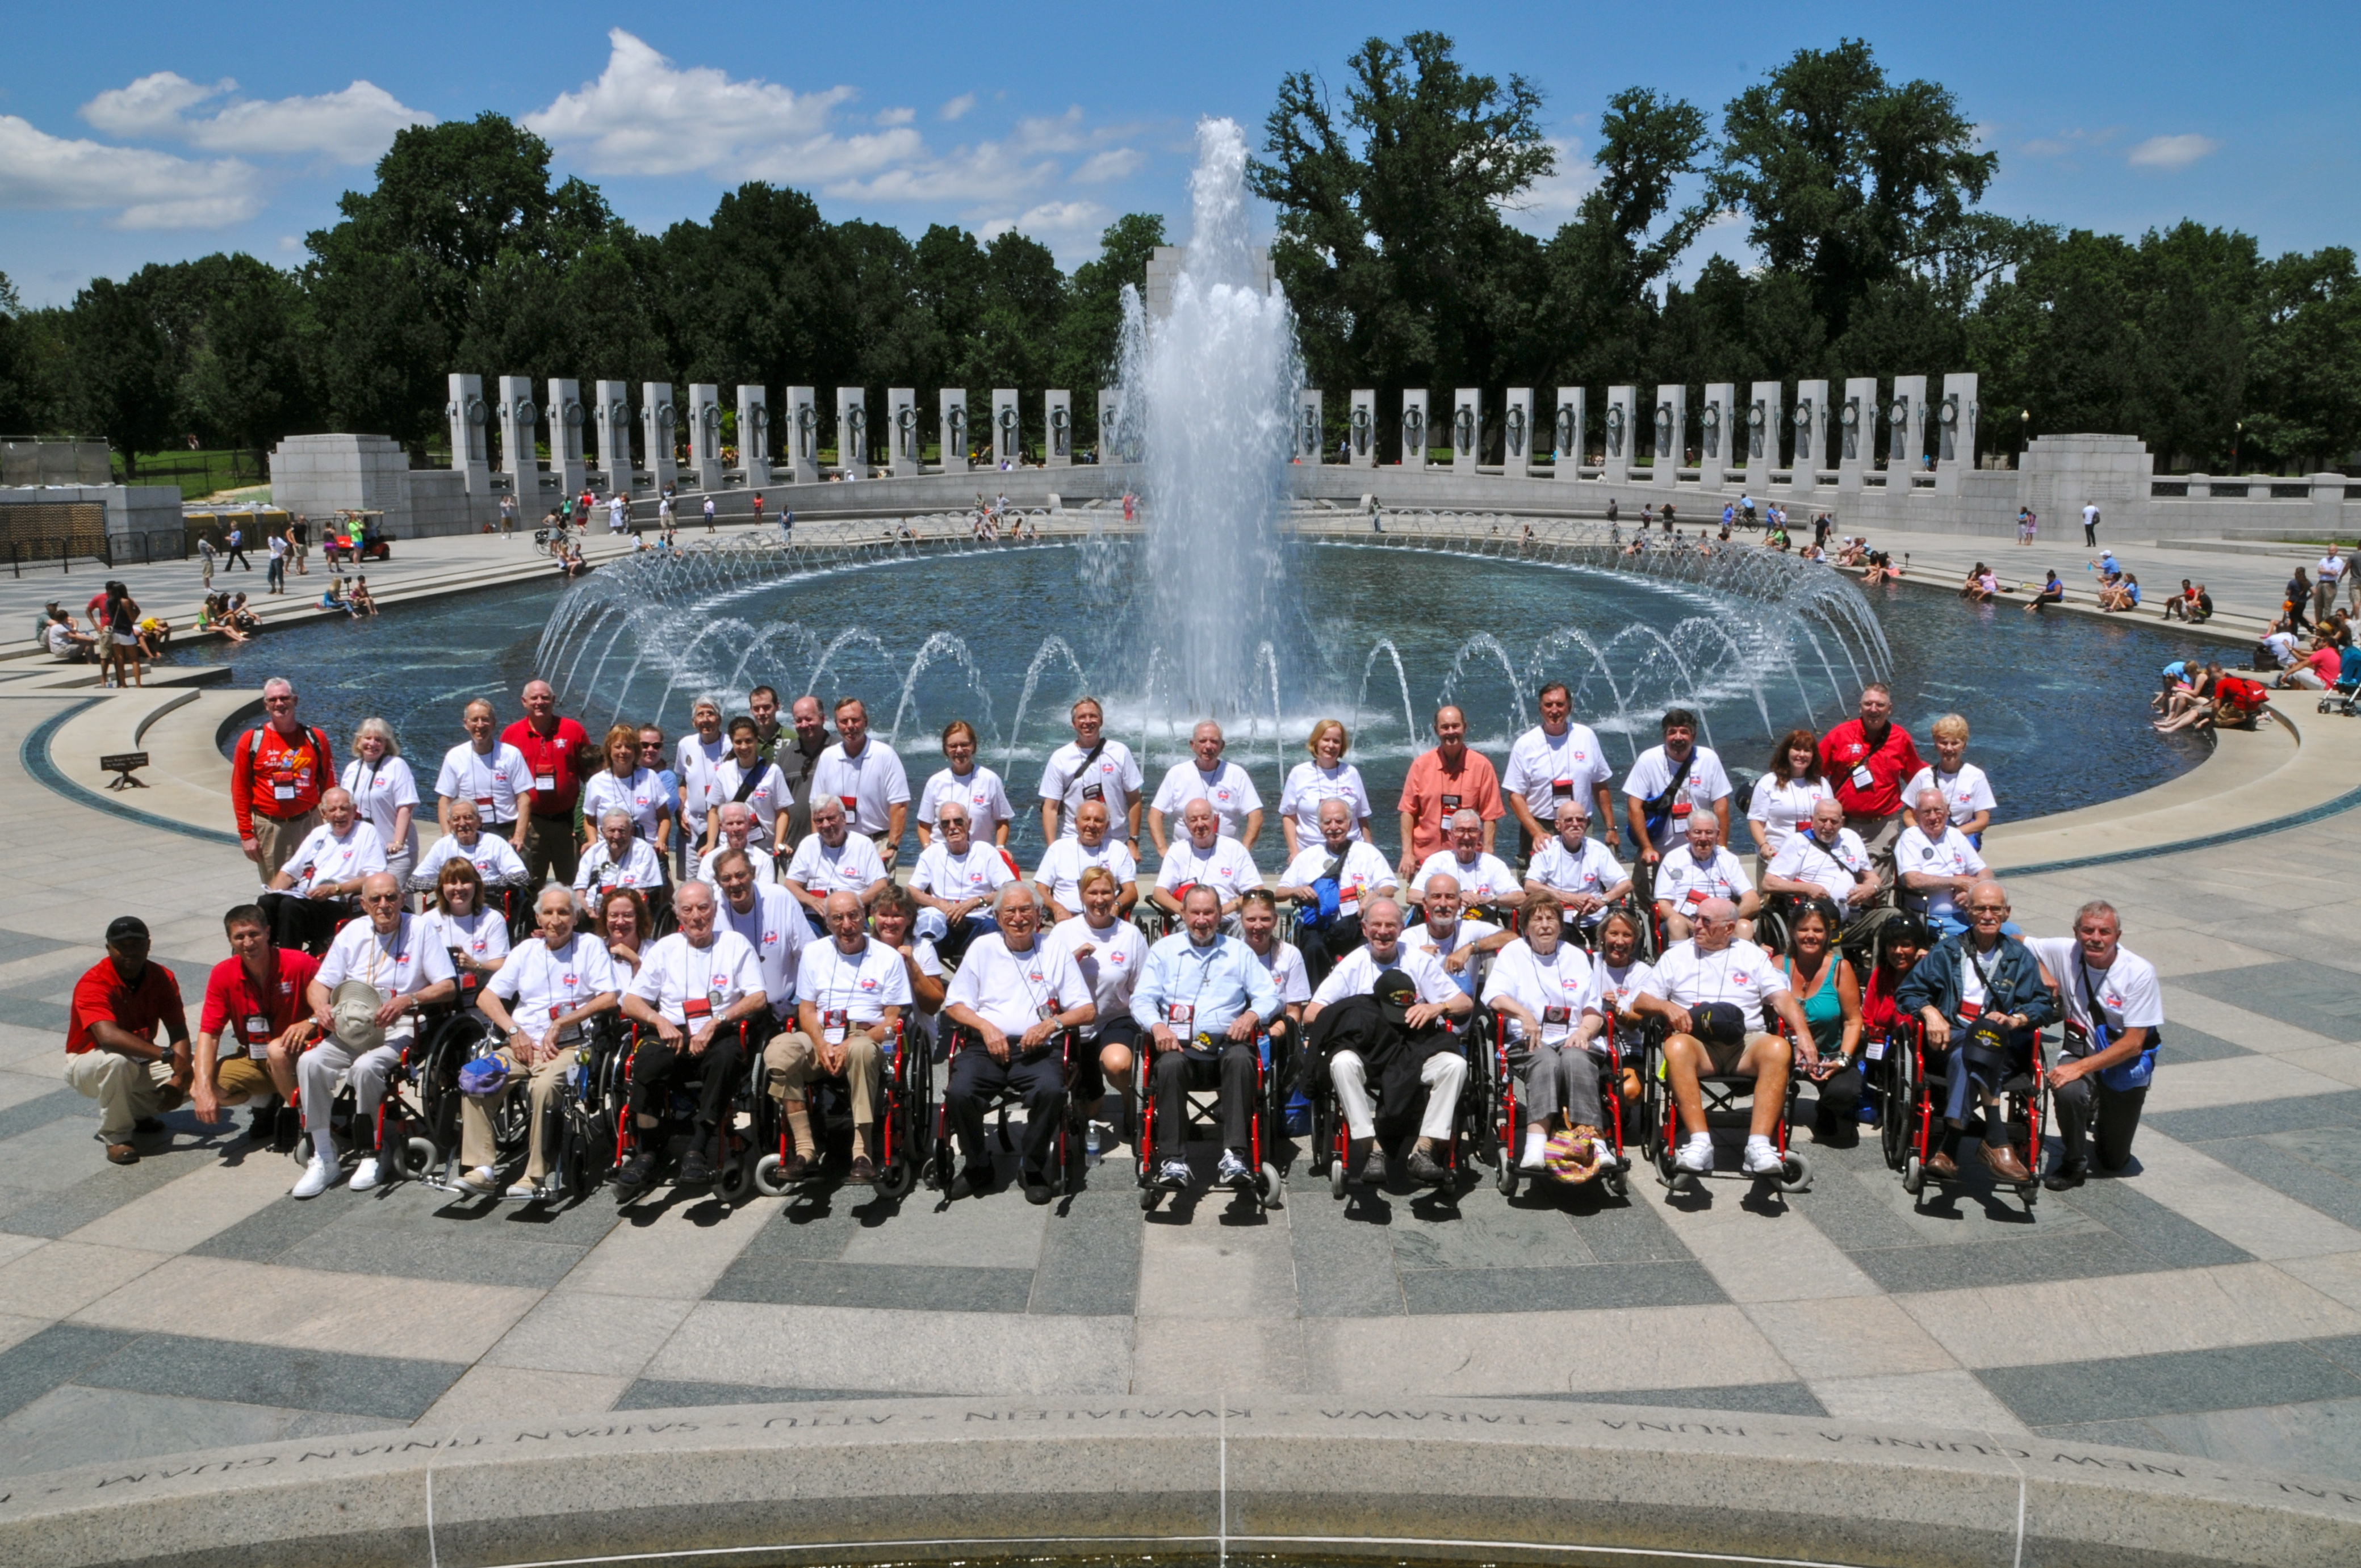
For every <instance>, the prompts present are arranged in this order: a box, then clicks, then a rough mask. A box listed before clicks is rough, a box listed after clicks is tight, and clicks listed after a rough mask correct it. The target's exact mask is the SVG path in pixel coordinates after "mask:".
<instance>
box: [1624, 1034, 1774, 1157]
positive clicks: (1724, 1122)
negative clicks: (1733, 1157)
mask: <svg viewBox="0 0 2361 1568" xmlns="http://www.w3.org/2000/svg"><path fill="white" fill-rule="evenodd" d="M1775 1032H1776V1033H1777V1035H1778V1036H1779V1038H1780V1039H1781V1040H1782V1041H1784V1042H1785V1043H1786V1044H1787V1046H1788V1048H1789V1050H1790V1051H1791V1052H1792V1051H1793V1050H1794V1048H1795V1044H1794V1041H1793V1040H1792V1039H1791V1038H1790V1036H1789V1035H1788V1032H1787V1025H1786V1023H1785V1021H1784V1019H1783V1020H1779V1021H1778V1028H1777V1030H1776V1031H1775ZM1665 1034H1666V1030H1665V1028H1664V1023H1663V1021H1662V1020H1659V1019H1650V1020H1649V1022H1648V1026H1647V1031H1646V1036H1647V1054H1646V1057H1645V1059H1644V1062H1643V1064H1642V1069H1641V1073H1640V1085H1641V1094H1642V1109H1641V1118H1640V1129H1641V1132H1640V1136H1641V1153H1642V1156H1643V1157H1645V1158H1646V1159H1647V1161H1648V1163H1649V1164H1651V1165H1653V1166H1654V1167H1655V1168H1656V1179H1657V1180H1658V1181H1660V1182H1662V1183H1663V1184H1664V1190H1665V1195H1666V1196H1667V1197H1670V1196H1671V1195H1672V1194H1674V1193H1676V1192H1682V1191H1693V1190H1697V1189H1698V1187H1699V1185H1700V1182H1701V1179H1702V1178H1704V1177H1707V1176H1711V1177H1715V1178H1718V1179H1720V1178H1728V1179H1741V1180H1745V1181H1749V1182H1752V1181H1757V1180H1765V1179H1767V1180H1769V1181H1771V1183H1772V1184H1773V1186H1775V1187H1776V1188H1778V1190H1780V1191H1782V1192H1806V1191H1809V1190H1811V1185H1812V1164H1811V1161H1810V1160H1808V1159H1806V1157H1805V1156H1804V1151H1803V1150H1801V1149H1799V1148H1797V1147H1795V1144H1794V1141H1793V1138H1794V1133H1795V1097H1796V1095H1797V1094H1798V1093H1799V1092H1800V1091H1802V1089H1803V1086H1804V1084H1805V1082H1806V1081H1807V1080H1806V1077H1805V1074H1804V1073H1803V1071H1802V1070H1801V1069H1800V1068H1798V1067H1796V1066H1795V1063H1794V1060H1793V1059H1792V1058H1791V1060H1790V1063H1789V1066H1788V1070H1787V1091H1786V1093H1785V1094H1784V1096H1782V1098H1781V1100H1780V1104H1779V1120H1778V1122H1777V1123H1776V1124H1775V1125H1773V1128H1772V1132H1771V1144H1772V1146H1773V1148H1775V1149H1777V1150H1778V1151H1779V1158H1780V1160H1781V1162H1782V1167H1783V1168H1782V1169H1781V1171H1780V1173H1779V1175H1777V1176H1776V1177H1769V1178H1763V1177H1753V1176H1748V1175H1746V1174H1745V1173H1744V1171H1742V1170H1741V1169H1738V1168H1731V1169H1728V1170H1725V1169H1723V1168H1721V1165H1720V1160H1719V1156H1720V1150H1721V1140H1719V1139H1717V1140H1716V1141H1715V1146H1714V1147H1715V1156H1716V1161H1715V1168H1713V1169H1712V1170H1710V1171H1693V1170H1683V1169H1681V1168H1680V1167H1679V1166H1678V1165H1677V1164H1676V1163H1675V1156H1676V1155H1677V1154H1678V1153H1679V1150H1680V1145H1681V1124H1680V1107H1679V1105H1678V1104H1677V1103H1675V1101H1674V1099H1673V1086H1672V1080H1670V1079H1669V1078H1668V1077H1667V1076H1666V1072H1667V1069H1666V1066H1665V1061H1664V1037H1665ZM1697 1094H1698V1097H1699V1098H1700V1099H1701V1100H1702V1101H1703V1102H1704V1106H1705V1124H1706V1130H1707V1131H1708V1132H1709V1133H1723V1132H1728V1131H1730V1130H1732V1129H1735V1130H1736V1131H1737V1132H1738V1133H1739V1134H1740V1135H1741V1141H1742V1139H1743V1135H1745V1133H1746V1132H1747V1131H1748V1130H1749V1129H1750V1128H1751V1127H1752V1124H1753V1101H1754V1080H1753V1078H1752V1075H1750V1074H1747V1073H1742V1072H1712V1071H1706V1072H1700V1073H1698V1074H1697Z"/></svg>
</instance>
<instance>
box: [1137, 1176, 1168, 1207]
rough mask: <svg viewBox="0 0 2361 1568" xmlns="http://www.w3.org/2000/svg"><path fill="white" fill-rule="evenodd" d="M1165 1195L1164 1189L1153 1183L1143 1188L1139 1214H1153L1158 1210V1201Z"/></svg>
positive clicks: (1140, 1195)
mask: <svg viewBox="0 0 2361 1568" xmlns="http://www.w3.org/2000/svg"><path fill="white" fill-rule="evenodd" d="M1163 1195H1164V1191H1163V1189H1162V1188H1159V1187H1158V1186H1156V1185H1154V1184H1153V1183H1150V1184H1149V1185H1148V1186H1146V1187H1143V1188H1141V1189H1140V1190H1139V1212H1141V1213H1143V1214H1146V1213H1149V1212H1153V1211H1154V1209H1155V1208H1156V1201H1157V1200H1158V1199H1159V1198H1160V1197H1162V1196H1163Z"/></svg>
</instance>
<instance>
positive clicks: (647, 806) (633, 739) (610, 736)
mask: <svg viewBox="0 0 2361 1568" xmlns="http://www.w3.org/2000/svg"><path fill="white" fill-rule="evenodd" d="M599 750H600V751H603V752H604V753H605V755H606V759H607V765H606V766H605V767H603V768H601V769H599V770H598V772H597V773H593V774H591V775H590V777H589V778H588V779H587V780H585V781H584V782H583V785H582V830H583V843H584V847H585V848H588V847H589V846H592V845H595V844H596V843H597V842H598V819H599V818H600V817H604V816H605V815H606V814H607V813H608V812H609V811H620V812H621V813H622V814H623V815H624V816H626V817H630V818H631V833H632V836H633V837H635V838H640V839H646V840H647V842H648V848H649V849H651V850H654V851H655V856H656V863H657V864H658V865H662V864H663V863H664V853H665V847H666V845H667V844H668V843H669V839H668V838H667V837H666V836H667V835H668V834H669V833H670V832H671V831H672V825H673V823H672V806H670V805H669V804H667V802H668V799H669V797H668V795H666V793H665V790H664V780H662V779H660V778H658V777H657V776H656V771H655V770H654V769H653V768H651V767H647V766H644V765H643V764H642V762H641V757H640V727H639V726H638V725H636V724H612V725H609V726H608V729H607V738H606V740H604V741H602V742H601V743H600V746H599ZM656 758H657V761H659V762H661V761H663V758H664V752H663V749H662V748H661V747H659V748H658V749H657V752H656Z"/></svg>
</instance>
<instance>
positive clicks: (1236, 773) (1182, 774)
mask: <svg viewBox="0 0 2361 1568" xmlns="http://www.w3.org/2000/svg"><path fill="white" fill-rule="evenodd" d="M1227 744H1228V742H1227V741H1225V740H1224V739H1223V738H1222V727H1221V726H1220V725H1218V724H1216V723H1214V722H1213V720H1212V719H1210V718H1207V719H1203V720H1201V721H1200V722H1199V723H1198V725H1197V728H1196V729H1192V730H1191V731H1190V732H1189V751H1190V752H1191V756H1190V758H1189V760H1188V761H1187V762H1175V763H1173V764H1172V768H1171V771H1170V772H1169V773H1166V774H1165V775H1164V782H1163V783H1162V784H1159V785H1158V786H1157V789H1156V799H1155V801H1154V802H1153V803H1151V804H1150V805H1149V806H1148V837H1149V838H1150V839H1154V840H1155V841H1156V852H1157V853H1158V854H1159V855H1161V854H1164V853H1167V852H1168V850H1169V848H1170V843H1171V839H1170V818H1171V817H1177V816H1180V814H1181V811H1182V808H1183V807H1185V806H1188V804H1189V803H1190V802H1191V801H1192V800H1202V801H1205V802H1207V803H1209V804H1210V805H1211V806H1213V815H1214V817H1216V818H1218V819H1219V821H1220V823H1221V829H1222V836H1223V837H1224V838H1225V839H1236V840H1237V841H1238V842H1239V843H1241V844H1244V845H1245V846H1246V848H1247V849H1249V850H1251V849H1253V848H1254V841H1255V839H1256V838H1257V836H1258V835H1259V834H1260V833H1261V832H1262V796H1261V795H1259V794H1258V793H1257V791H1256V789H1255V786H1254V780H1252V779H1250V778H1248V777H1247V776H1246V770H1245V769H1244V768H1242V767H1240V766H1238V765H1237V764H1236V763H1235V762H1224V761H1222V751H1223V748H1224V746H1226V745H1227Z"/></svg>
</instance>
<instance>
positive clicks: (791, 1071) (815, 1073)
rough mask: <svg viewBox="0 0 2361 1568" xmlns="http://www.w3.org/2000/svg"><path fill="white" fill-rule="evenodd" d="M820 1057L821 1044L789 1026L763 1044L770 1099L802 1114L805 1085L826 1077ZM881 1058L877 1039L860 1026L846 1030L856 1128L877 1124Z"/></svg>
mask: <svg viewBox="0 0 2361 1568" xmlns="http://www.w3.org/2000/svg"><path fill="white" fill-rule="evenodd" d="M818 1057H819V1051H818V1047H817V1046H815V1045H814V1044H813V1043H812V1038H811V1036H808V1035H807V1034H805V1033H804V1032H803V1031H802V1030H801V1029H790V1030H788V1031H787V1032H786V1033H785V1034H784V1035H781V1036H778V1037H777V1038H775V1039H774V1040H773V1041H772V1042H771V1043H770V1044H769V1045H767V1046H764V1047H763V1069H764V1078H765V1080H766V1081H767V1082H768V1083H769V1084H770V1086H771V1098H772V1099H774V1100H776V1101H778V1102H780V1103H781V1104H782V1105H785V1106H787V1107H789V1108H790V1109H791V1111H792V1113H793V1115H794V1117H796V1118H800V1117H801V1116H802V1114H803V1108H804V1086H805V1085H806V1084H807V1083H808V1082H810V1081H811V1080H813V1079H814V1078H819V1077H825V1076H826V1075H825V1074H823V1073H822V1072H821V1071H820V1070H819V1060H818ZM879 1061H880V1058H879V1056H878V1051H877V1042H876V1041H874V1040H873V1039H871V1038H870V1037H869V1036H868V1035H867V1034H866V1033H864V1032H863V1031H862V1030H861V1029H858V1028H854V1029H851V1030H849V1031H847V1033H846V1034H845V1036H844V1082H845V1087H846V1089H847V1090H848V1091H850V1093H851V1097H852V1124H853V1125H854V1126H856V1127H873V1126H875V1125H876V1124H877V1091H878V1086H879V1081H878V1080H879V1067H878V1064H879ZM804 1152H805V1153H807V1154H809V1153H811V1152H812V1151H811V1150H808V1149H807V1150H805V1151H804Z"/></svg>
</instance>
